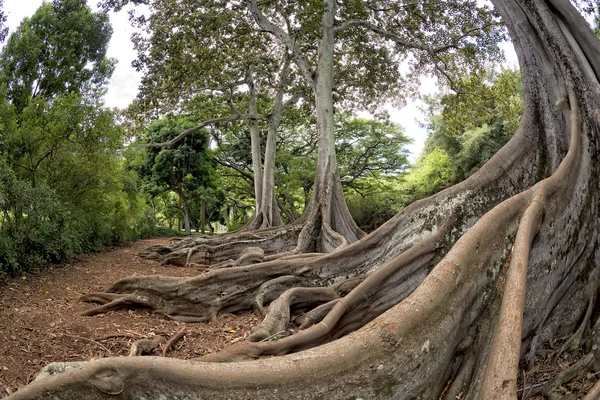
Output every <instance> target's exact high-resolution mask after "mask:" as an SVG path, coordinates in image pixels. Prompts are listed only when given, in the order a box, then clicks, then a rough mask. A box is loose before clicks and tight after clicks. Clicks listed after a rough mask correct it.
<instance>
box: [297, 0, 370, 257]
mask: <svg viewBox="0 0 600 400" xmlns="http://www.w3.org/2000/svg"><path fill="white" fill-rule="evenodd" d="M325 4H326V9H325V10H324V12H323V18H322V20H321V29H322V32H321V35H322V36H321V39H320V41H319V50H318V65H317V74H316V82H315V88H314V91H315V104H316V117H317V135H318V155H317V168H316V174H315V183H314V185H313V189H312V195H311V198H310V201H309V203H308V205H307V207H306V209H305V211H304V214H305V215H306V216H307V218H308V224H307V226H306V227H305V229H304V230H303V232H302V233H301V234H300V240H299V243H298V248H297V251H300V252H302V251H317V252H326V253H328V252H331V251H333V250H334V249H335V248H337V247H339V246H342V245H344V244H348V243H354V242H355V241H357V240H358V239H359V238H361V237H363V236H364V232H362V230H361V229H360V228H359V227H358V226H357V225H356V223H355V222H354V219H353V218H352V216H351V215H350V211H349V210H348V206H347V205H346V202H345V200H344V194H343V191H342V184H341V180H340V175H339V170H338V165H337V158H336V154H335V126H334V106H333V84H334V82H333V62H334V44H335V30H334V19H335V13H336V2H335V0H327V1H326V2H325Z"/></svg>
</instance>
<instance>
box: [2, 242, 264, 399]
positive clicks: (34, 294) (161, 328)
mask: <svg viewBox="0 0 600 400" xmlns="http://www.w3.org/2000/svg"><path fill="white" fill-rule="evenodd" d="M168 242H169V239H168V238H162V239H150V240H142V241H139V242H135V243H132V244H130V245H127V246H124V247H119V248H115V249H110V250H108V251H105V252H102V253H94V254H86V255H81V256H78V257H77V258H76V259H75V260H73V261H72V262H70V263H67V264H62V265H54V266H50V267H48V268H46V269H44V270H43V271H38V272H36V273H33V274H30V273H27V274H22V275H20V276H17V277H15V278H11V279H7V280H2V281H0V398H2V397H3V396H4V395H6V394H7V393H10V392H12V391H14V390H15V389H16V388H18V387H19V386H22V385H25V384H27V383H29V382H31V381H32V380H33V379H34V378H35V376H36V375H37V373H38V371H39V370H40V368H41V367H43V366H45V365H47V364H48V363H50V362H54V361H83V360H92V359H95V358H101V357H108V356H127V355H128V354H129V350H130V348H131V345H132V343H133V342H134V341H136V340H139V339H147V338H153V337H154V336H156V335H161V336H163V337H164V338H165V339H166V340H169V339H170V338H172V337H173V336H175V335H177V334H178V333H179V332H180V331H181V330H184V332H185V336H184V337H183V338H182V339H181V340H179V341H177V342H176V343H175V344H174V346H173V347H172V348H171V349H170V351H169V352H168V354H167V357H177V358H185V359H189V358H194V357H200V356H202V355H204V354H207V353H212V352H216V351H218V350H220V349H222V348H223V347H225V346H227V345H228V344H230V343H232V342H236V341H239V340H242V339H243V338H244V337H245V336H246V335H247V334H248V333H249V332H250V329H251V328H252V327H253V326H254V325H256V324H258V322H260V319H259V316H258V315H257V314H254V313H250V312H247V313H241V314H238V315H236V316H235V317H234V316H233V315H225V316H222V317H221V318H220V319H219V320H218V321H215V322H210V323H194V324H192V323H181V322H176V321H173V320H170V319H167V318H166V317H163V316H160V315H156V314H154V313H152V312H150V311H149V310H144V309H137V310H119V311H113V312H109V313H106V314H100V315H97V316H94V317H84V316H81V315H80V313H81V312H83V311H85V310H87V309H90V308H92V307H94V305H93V304H90V303H83V302H81V301H79V297H80V296H81V295H82V294H84V293H90V292H100V291H103V290H105V289H106V288H107V287H109V286H110V285H111V284H112V283H114V282H116V281H117V280H119V279H122V278H127V277H129V276H132V275H135V274H137V275H155V274H156V275H168V276H193V275H197V274H198V271H197V270H196V269H194V268H181V267H174V266H161V265H159V263H158V262H156V261H149V260H145V259H143V258H140V257H138V256H137V254H138V253H139V252H140V251H141V250H143V249H144V248H146V247H148V246H150V245H155V244H168Z"/></svg>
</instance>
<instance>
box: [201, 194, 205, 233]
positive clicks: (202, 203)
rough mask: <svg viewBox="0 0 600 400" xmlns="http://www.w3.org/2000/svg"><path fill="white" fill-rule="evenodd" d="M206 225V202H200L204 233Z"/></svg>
mask: <svg viewBox="0 0 600 400" xmlns="http://www.w3.org/2000/svg"><path fill="white" fill-rule="evenodd" d="M205 226H206V203H205V202H204V201H201V202H200V230H201V231H202V233H204V227H205Z"/></svg>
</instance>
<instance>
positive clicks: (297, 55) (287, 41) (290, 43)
mask: <svg viewBox="0 0 600 400" xmlns="http://www.w3.org/2000/svg"><path fill="white" fill-rule="evenodd" d="M246 4H247V6H248V10H249V11H250V13H251V14H252V16H253V17H254V21H256V23H257V24H258V26H259V27H260V28H261V29H263V30H264V31H266V32H268V33H270V34H272V35H274V36H275V37H277V38H278V39H279V40H280V41H281V42H282V43H283V44H284V45H285V46H286V47H287V48H288V50H289V51H291V52H292V54H293V55H294V59H295V60H296V64H297V65H298V67H299V68H300V70H301V71H302V75H303V76H304V78H305V79H306V81H307V82H308V84H309V85H310V86H311V87H313V88H314V87H315V79H314V73H313V71H312V70H311V68H310V64H309V63H308V61H307V60H306V58H305V57H304V55H303V54H302V51H301V50H300V47H299V46H298V44H297V43H296V41H295V40H294V39H293V38H292V37H291V36H290V35H289V34H288V33H287V32H285V31H284V30H283V29H281V27H279V26H277V25H275V24H274V23H273V22H271V21H270V20H269V19H268V18H267V17H266V16H265V15H264V14H263V13H262V12H261V11H260V9H259V8H258V4H257V3H256V0H247V1H246Z"/></svg>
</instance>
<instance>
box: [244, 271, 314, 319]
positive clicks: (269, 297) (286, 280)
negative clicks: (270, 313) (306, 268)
mask: <svg viewBox="0 0 600 400" xmlns="http://www.w3.org/2000/svg"><path fill="white" fill-rule="evenodd" d="M301 281H302V279H301V278H299V277H297V276H294V275H285V276H280V277H278V278H275V279H271V280H269V281H266V282H265V283H263V284H262V285H260V287H259V288H258V291H257V293H256V296H255V298H254V309H255V310H256V311H258V312H259V313H260V314H261V315H262V316H263V317H264V316H265V315H267V309H266V307H265V305H268V304H269V303H271V302H272V301H273V300H275V299H276V298H277V297H279V296H280V295H281V293H283V292H285V291H286V290H287V289H288V288H290V287H292V286H294V285H297V284H299V283H300V282H301Z"/></svg>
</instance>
